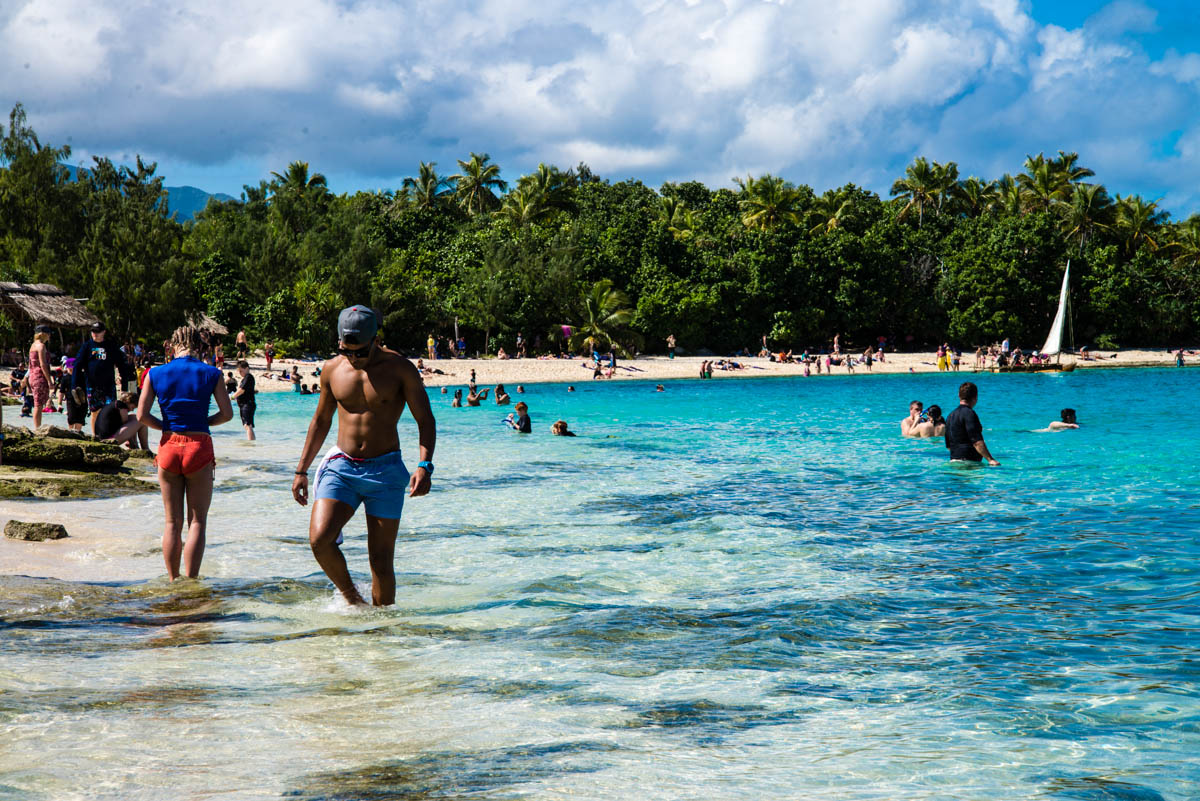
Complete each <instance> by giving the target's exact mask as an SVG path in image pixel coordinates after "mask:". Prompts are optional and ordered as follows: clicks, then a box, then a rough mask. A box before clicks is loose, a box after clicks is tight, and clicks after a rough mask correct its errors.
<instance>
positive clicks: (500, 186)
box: [449, 153, 508, 216]
mask: <svg viewBox="0 0 1200 801" xmlns="http://www.w3.org/2000/svg"><path fill="white" fill-rule="evenodd" d="M491 160H492V159H491V157H490V156H489V155H488V154H487V153H472V154H471V158H470V160H469V161H462V160H461V159H460V160H459V162H458V166H459V168H460V169H461V170H462V172H461V173H459V174H458V175H451V176H450V178H449V180H451V181H454V182H455V189H454V196H455V198H456V199H457V200H458V204H459V205H460V206H462V208H463V209H464V210H465V211H466V212H467V214H470V215H472V216H474V215H476V214H482V213H483V212H485V211H491V210H493V209H495V208H497V207H498V206H499V205H500V199H499V198H497V197H496V193H495V192H493V191H492V190H497V191H500V192H506V191H508V183H507V182H506V181H503V180H501V178H500V166H499V165H497V164H491V163H490V162H491Z"/></svg>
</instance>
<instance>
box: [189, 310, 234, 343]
mask: <svg viewBox="0 0 1200 801" xmlns="http://www.w3.org/2000/svg"><path fill="white" fill-rule="evenodd" d="M188 325H194V326H196V328H199V329H200V330H201V331H207V332H208V333H210V334H217V335H218V336H223V337H224V336H229V329H228V328H226V327H225V326H223V325H221V324H220V323H218V322H217V321H216V320H214V319H213V318H211V317H209V316H208V315H207V314H205V313H204V312H198V313H197V314H193V315H192V317H191V319H189V320H188Z"/></svg>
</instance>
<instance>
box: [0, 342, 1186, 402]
mask: <svg viewBox="0 0 1200 801" xmlns="http://www.w3.org/2000/svg"><path fill="white" fill-rule="evenodd" d="M1113 353H1114V352H1113V351H1106V352H1104V353H1100V354H1096V357H1094V358H1093V359H1092V360H1090V361H1084V360H1082V359H1075V364H1076V367H1077V368H1079V369H1095V368H1101V367H1173V366H1174V365H1175V354H1174V352H1172V351H1168V350H1166V349H1154V350H1122V351H1116V352H1115V353H1116V358H1112V356H1113ZM1071 358H1072V357H1070V356H1067V357H1064V359H1067V360H1069V359H1071ZM706 359H713V360H717V359H719V357H711V356H706V357H702V356H677V357H676V358H674V359H668V358H667V357H666V356H641V357H639V358H637V359H618V360H617V373H616V375H615V376H614V377H613V379H612V380H614V381H668V380H671V379H679V378H698V377H699V375H700V364H701V362H703V361H705V360H706ZM247 361H248V362H249V363H250V371H251V372H252V373H253V374H254V377H255V379H256V381H255V385H256V389H257V390H258V391H259V392H292V391H293V390H292V382H291V379H288V380H285V381H280V380H279V379H278V378H265V377H264V376H263V374H264V373H265V372H266V367H267V362H266V359H264V358H262V357H261V356H251V357H250V358H249V359H247ZM733 361H736V362H738V363H739V364H742V365H745V369H742V370H721V369H720V368H719V367H714V368H713V379H719V378H763V377H777V376H802V375H804V367H803V366H802V365H799V364H776V363H774V362H770V361H767V360H766V359H760V358H758V357H750V358H744V357H741V358H736V359H734V360H733ZM974 362H975V356H974V354H970V355H968V354H963V364H962V366H961V368H960V370H959V372H961V373H963V374H964V375H967V374H970V373H973V372H975V370H974V369H973V367H972V365H973V364H974ZM1187 362H1188V364H1189V365H1190V366H1191V365H1200V357H1196V356H1188V357H1187ZM321 364H322V362H319V361H295V360H292V359H282V360H281V359H276V360H275V362H274V364H273V365H272V374H273V375H275V376H279V375H283V374H284V373H288V372H290V371H291V369H292V365H296V366H297V367H299V368H300V381H301V383H303V384H308V385H312V384H314V383H316V382H317V380H318V379H317V378H315V377H314V376H313V371H314V370H316V368H317V367H319V366H320V365H321ZM426 367H432V368H433V369H435V370H441V371H442V373H441V374H440V375H439V374H434V375H430V376H426V378H425V385H426V386H429V387H441V386H466V384H467V382H468V381H470V379H471V370H472V369H473V370H475V377H476V381H477V383H478V384H479V386H480V387H492V386H495V385H496V384H504V385H506V386H508V387H515V386H516V385H518V384H537V383H567V384H586V383H589V382H591V381H592V380H593V379H592V368H591V361H590V360H586V361H585V360H584V359H580V358H578V357H577V358H574V359H495V358H491V359H438V360H437V361H433V362H430V361H428V360H426ZM231 370H233V362H232V361H226V363H225V369H224V371H225V372H226V373H228V372H230V371H231ZM10 371H11V368H5V369H4V371H3V372H2V373H0V375H3V380H4V381H5V383H7V381H8V375H7V374H8V373H9V372H10ZM937 371H938V370H937V357H936V356H935V355H934V354H933V353H932V352H930V353H889V354H887V357H886V361H885V362H883V363H882V364H881V363H879V362H875V363H874V364H873V365H872V367H871V369H870V370H868V369H867V368H866V366H865V365H861V364H860V365H856V366H855V368H854V375H870V374H874V373H880V374H887V373H936V372H937ZM833 374H834V375H846V374H847V370H846V367H845V366H844V365H843V366H842V367H834V368H833ZM235 375H236V373H235ZM827 376H828V373H826V372H825V371H824V368H822V371H821V373H820V374H819V375H818V373H817V372H816V370H815V369H814V370H813V371H812V378H825V377H827ZM964 380H965V379H964Z"/></svg>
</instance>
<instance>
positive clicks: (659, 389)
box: [654, 384, 667, 392]
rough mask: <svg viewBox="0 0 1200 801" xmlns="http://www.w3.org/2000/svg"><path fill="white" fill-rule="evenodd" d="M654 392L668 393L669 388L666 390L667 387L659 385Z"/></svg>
mask: <svg viewBox="0 0 1200 801" xmlns="http://www.w3.org/2000/svg"><path fill="white" fill-rule="evenodd" d="M654 391H655V392H666V391H667V388H666V387H664V386H663V385H662V384H659V385H658V386H656V387H655V388H654Z"/></svg>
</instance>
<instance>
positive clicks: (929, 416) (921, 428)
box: [908, 403, 946, 438]
mask: <svg viewBox="0 0 1200 801" xmlns="http://www.w3.org/2000/svg"><path fill="white" fill-rule="evenodd" d="M908 435H909V436H910V437H921V438H924V437H944V436H945V435H946V418H944V417H942V407H941V406H938V405H937V404H936V403H935V404H933V405H932V406H930V407H929V408H928V409H927V410H926V411H925V413H924V414H923V415H921V421H920V422H919V423H917V424H916V425H915V426H913V427H912V429H911V430H910V431H909V434H908Z"/></svg>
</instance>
